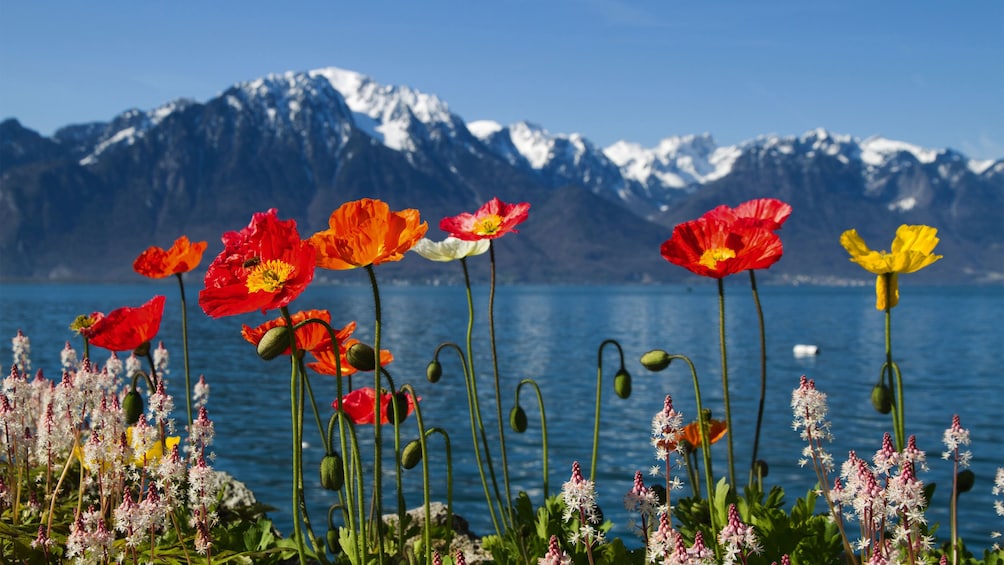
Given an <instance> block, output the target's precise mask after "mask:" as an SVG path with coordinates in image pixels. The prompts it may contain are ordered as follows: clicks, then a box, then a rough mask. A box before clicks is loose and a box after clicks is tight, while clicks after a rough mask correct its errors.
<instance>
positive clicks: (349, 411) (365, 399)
mask: <svg viewBox="0 0 1004 565" xmlns="http://www.w3.org/2000/svg"><path fill="white" fill-rule="evenodd" d="M403 395H404V397H405V398H407V403H408V414H411V413H412V412H413V411H414V410H415V399H413V398H412V397H411V395H410V394H408V393H403ZM390 397H391V394H390V393H389V392H382V393H381V394H380V423H381V424H387V423H389V422H390V420H388V419H387V409H388V408H389V407H390V406H391V401H390ZM341 400H342V401H341V403H339V401H338V400H335V401H334V402H332V403H331V407H332V408H334V409H335V410H338V405H339V404H341V405H342V407H343V408H342V409H343V410H344V412H345V415H346V416H348V417H349V418H350V419H351V420H352V421H353V422H355V423H356V424H372V423H374V422H375V421H376V418H374V417H373V407H374V405H375V404H376V393H375V392H374V391H373V389H372V388H370V387H366V388H357V389H356V390H354V391H352V392H350V393H348V394H346V395H345V396H343V397H342V399H341Z"/></svg>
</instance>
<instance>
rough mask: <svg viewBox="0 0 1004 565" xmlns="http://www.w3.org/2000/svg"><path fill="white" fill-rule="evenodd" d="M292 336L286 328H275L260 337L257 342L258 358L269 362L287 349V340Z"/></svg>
mask: <svg viewBox="0 0 1004 565" xmlns="http://www.w3.org/2000/svg"><path fill="white" fill-rule="evenodd" d="M291 335H292V334H291V333H290V331H289V327H288V326H276V327H274V328H272V329H270V330H268V331H267V332H265V335H263V336H261V341H259V342H258V357H261V358H262V359H264V360H266V361H271V360H272V359H275V358H276V357H278V356H280V355H282V354H283V353H284V352H285V351H286V350H287V349H289V344H290V341H289V338H290V336H291Z"/></svg>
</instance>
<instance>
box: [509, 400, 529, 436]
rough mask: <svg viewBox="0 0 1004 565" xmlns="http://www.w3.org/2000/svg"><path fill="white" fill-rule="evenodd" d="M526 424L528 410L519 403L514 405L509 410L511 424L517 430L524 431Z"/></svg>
mask: <svg viewBox="0 0 1004 565" xmlns="http://www.w3.org/2000/svg"><path fill="white" fill-rule="evenodd" d="M526 425H527V421H526V411H525V410H523V407H522V406H520V405H519V404H517V405H516V406H513V407H512V410H510V411H509V426H510V427H512V429H514V430H516V432H518V433H523V432H525V431H526Z"/></svg>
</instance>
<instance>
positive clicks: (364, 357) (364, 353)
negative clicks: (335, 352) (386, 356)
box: [345, 343, 376, 371]
mask: <svg viewBox="0 0 1004 565" xmlns="http://www.w3.org/2000/svg"><path fill="white" fill-rule="evenodd" d="M345 358H346V359H348V360H349V365H352V366H353V367H354V368H355V369H356V370H357V371H372V370H373V369H376V356H375V355H374V354H373V348H372V347H370V346H368V345H366V344H365V343H354V344H352V347H350V348H349V350H348V351H346V352H345Z"/></svg>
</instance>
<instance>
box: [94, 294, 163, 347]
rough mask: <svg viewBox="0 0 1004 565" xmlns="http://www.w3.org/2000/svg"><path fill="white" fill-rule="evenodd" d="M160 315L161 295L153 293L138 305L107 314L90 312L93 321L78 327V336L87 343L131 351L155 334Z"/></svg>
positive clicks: (158, 329) (161, 307)
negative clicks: (83, 326) (148, 298)
mask: <svg viewBox="0 0 1004 565" xmlns="http://www.w3.org/2000/svg"><path fill="white" fill-rule="evenodd" d="M163 315H164V297H163V296H154V297H153V298H151V299H150V300H149V301H147V303H146V304H144V305H142V306H140V307H138V308H131V307H125V308H117V309H115V310H112V311H111V312H109V313H108V314H107V315H105V314H102V313H101V312H95V313H93V314H91V316H90V318H91V319H92V320H94V321H93V323H92V324H91V325H90V326H88V327H86V328H80V335H82V336H84V337H86V338H87V341H88V342H89V343H90V344H91V345H96V346H98V347H103V348H105V349H108V350H109V351H132V350H133V349H136V348H137V347H139V346H140V345H143V344H144V343H146V342H148V341H150V340H152V339H153V338H154V337H156V335H157V332H158V331H160V319H161V317H162V316H163Z"/></svg>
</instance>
